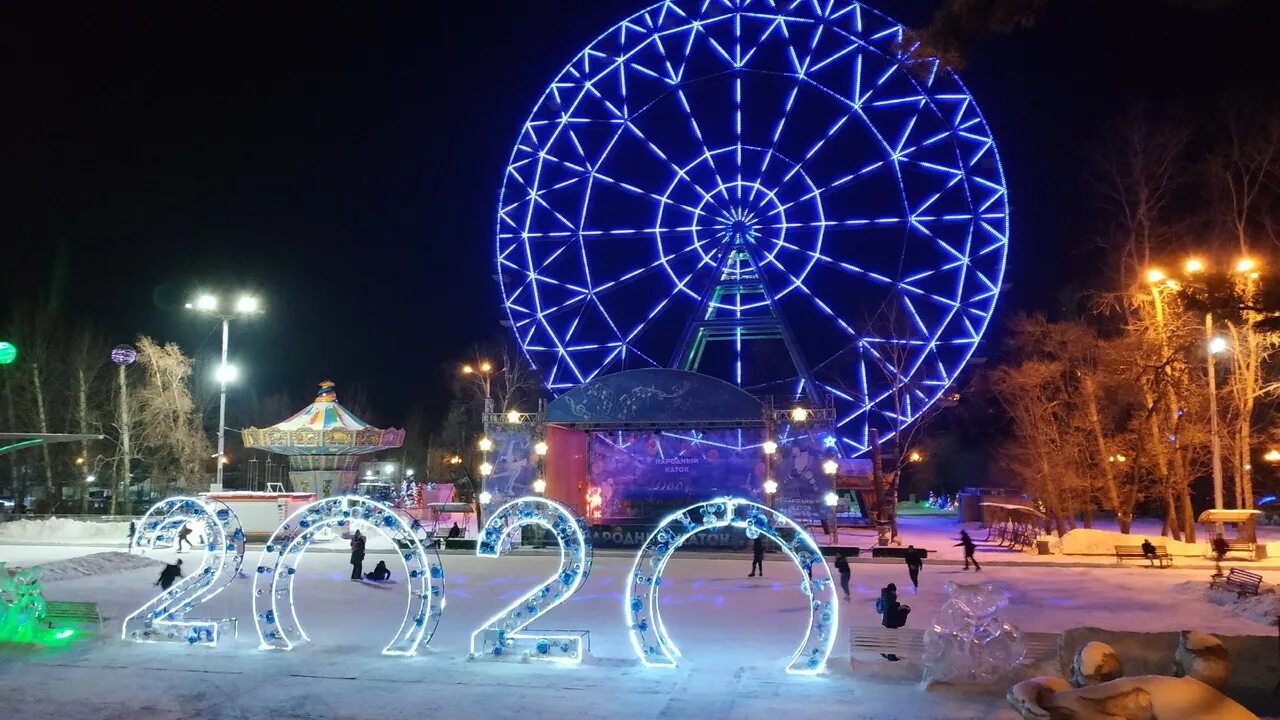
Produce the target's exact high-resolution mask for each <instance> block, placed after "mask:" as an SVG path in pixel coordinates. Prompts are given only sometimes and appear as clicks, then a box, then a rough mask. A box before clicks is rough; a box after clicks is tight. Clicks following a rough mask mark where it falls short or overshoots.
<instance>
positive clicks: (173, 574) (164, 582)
mask: <svg viewBox="0 0 1280 720" xmlns="http://www.w3.org/2000/svg"><path fill="white" fill-rule="evenodd" d="M180 577H182V558H178V562H176V563H174V564H172V565H165V566H164V569H163V570H161V571H160V579H159V580H156V584H157V585H159V586H160V587H161V589H163V590H168V589H169V586H170V585H172V584H173V581H174V580H177V579H178V578H180Z"/></svg>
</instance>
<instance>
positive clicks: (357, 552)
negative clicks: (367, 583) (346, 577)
mask: <svg viewBox="0 0 1280 720" xmlns="http://www.w3.org/2000/svg"><path fill="white" fill-rule="evenodd" d="M363 571H364V535H361V534H360V531H359V530H357V531H356V534H355V535H352V536H351V579H352V580H356V581H359V580H360V579H362V578H363V577H364V576H363V574H362V573H363Z"/></svg>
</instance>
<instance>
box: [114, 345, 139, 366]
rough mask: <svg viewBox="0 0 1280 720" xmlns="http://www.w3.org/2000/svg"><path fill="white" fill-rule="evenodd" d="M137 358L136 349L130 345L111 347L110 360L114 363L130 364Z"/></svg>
mask: <svg viewBox="0 0 1280 720" xmlns="http://www.w3.org/2000/svg"><path fill="white" fill-rule="evenodd" d="M137 359H138V351H137V350H134V349H133V346H132V345H117V346H115V347H114V348H112V349H111V362H113V363H115V364H116V365H132V364H133V363H134V361H136V360H137Z"/></svg>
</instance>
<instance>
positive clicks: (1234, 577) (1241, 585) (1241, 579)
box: [1209, 568, 1262, 597]
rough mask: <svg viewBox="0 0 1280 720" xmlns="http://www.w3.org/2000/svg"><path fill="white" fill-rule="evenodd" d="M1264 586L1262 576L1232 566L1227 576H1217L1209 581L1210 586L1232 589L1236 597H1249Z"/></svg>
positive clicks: (1219, 588)
mask: <svg viewBox="0 0 1280 720" xmlns="http://www.w3.org/2000/svg"><path fill="white" fill-rule="evenodd" d="M1261 586H1262V576H1261V575H1259V574H1258V573H1251V572H1249V571H1248V570H1241V569H1240V568H1231V572H1229V573H1227V576H1226V577H1215V578H1214V579H1212V580H1210V581H1209V587H1211V588H1215V589H1218V590H1230V591H1231V592H1233V593H1235V594H1236V597H1247V596H1252V595H1257V594H1258V588H1260V587H1261Z"/></svg>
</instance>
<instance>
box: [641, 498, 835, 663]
mask: <svg viewBox="0 0 1280 720" xmlns="http://www.w3.org/2000/svg"><path fill="white" fill-rule="evenodd" d="M695 517H696V518H697V519H694V518H695ZM725 526H733V527H736V528H742V529H744V530H745V531H746V534H747V537H748V538H751V539H755V538H756V537H759V536H761V535H763V536H765V537H768V538H770V539H771V540H773V541H774V542H776V543H777V544H778V546H779V547H781V548H782V551H783V552H784V553H786V554H787V557H789V558H791V560H792V562H794V563H795V564H796V566H797V567H798V568H799V569H800V572H801V573H802V574H803V575H804V576H805V578H806V579H805V580H803V581H802V582H801V583H800V589H801V591H802V592H803V593H804V594H805V595H806V596H807V597H808V599H809V626H808V628H807V629H806V630H805V636H804V639H803V640H802V641H801V643H800V646H799V647H798V648H796V651H795V654H793V655H792V656H791V661H790V662H789V663H788V664H787V672H788V673H793V674H799V675H815V674H818V673H820V672H822V671H823V670H824V669H825V667H826V664H827V658H829V657H830V656H831V649H832V647H833V646H834V645H835V638H836V629H837V628H838V627H839V610H838V608H839V604H838V603H837V601H836V590H835V583H834V582H832V577H831V570H830V568H828V567H827V563H826V561H825V560H824V559H823V558H822V551H821V550H820V549H819V548H818V545H817V543H816V542H814V540H813V538H812V537H810V536H809V534H808V533H806V532H805V531H804V528H801V527H800V526H799V525H797V524H796V523H795V522H794V521H792V520H791V519H790V518H788V517H787V516H785V515H783V514H782V513H780V512H777V511H775V510H772V509H770V508H767V507H765V506H763V505H760V504H758V503H754V502H751V501H749V500H742V499H739V498H721V499H719V500H711V501H708V502H704V503H698V504H696V505H690V506H689V507H687V508H684V509H683V510H678V511H676V512H674V513H672V514H671V515H668V516H667V517H666V518H665V519H664V520H663V521H662V522H661V523H659V524H658V527H657V528H656V529H654V531H653V533H651V534H650V535H649V539H648V540H646V541H645V544H644V546H643V547H641V548H640V551H639V552H638V553H636V559H635V563H634V564H633V565H632V566H631V575H630V581H629V582H628V584H627V595H626V598H625V600H624V604H623V613H624V614H625V616H626V621H627V632H628V634H629V636H630V638H631V647H632V648H633V649H634V650H635V652H636V656H637V657H639V658H640V662H642V663H644V664H645V665H646V666H648V667H675V666H676V658H677V657H679V656H680V650H679V648H677V647H676V644H675V643H674V642H672V640H671V638H670V636H669V635H668V634H667V629H666V626H665V625H664V624H663V622H662V605H661V603H660V602H659V590H660V589H661V586H662V571H663V570H664V569H665V568H666V566H667V562H668V561H670V560H671V557H672V556H673V555H674V554H675V551H676V549H677V548H679V547H680V545H681V544H682V543H684V541H685V540H687V539H688V538H689V537H690V536H691V535H694V534H696V533H699V532H702V531H704V530H714V529H716V528H722V527H725ZM784 533H785V534H789V535H791V536H792V539H791V540H787V539H786V538H785V537H784V536H783V534H784ZM810 578H812V579H810Z"/></svg>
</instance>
